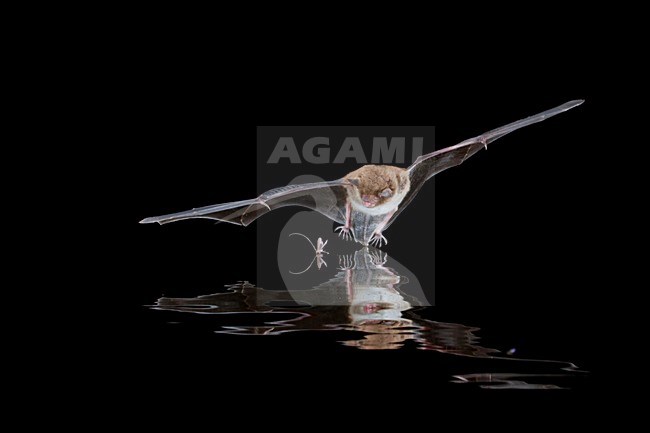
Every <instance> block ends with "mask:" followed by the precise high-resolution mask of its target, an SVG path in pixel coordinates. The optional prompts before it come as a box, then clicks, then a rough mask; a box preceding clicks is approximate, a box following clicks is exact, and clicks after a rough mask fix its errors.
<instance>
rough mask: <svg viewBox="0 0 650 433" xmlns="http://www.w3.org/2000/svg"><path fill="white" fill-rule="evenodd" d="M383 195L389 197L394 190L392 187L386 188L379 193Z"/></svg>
mask: <svg viewBox="0 0 650 433" xmlns="http://www.w3.org/2000/svg"><path fill="white" fill-rule="evenodd" d="M379 195H380V196H381V197H384V198H388V197H390V196H392V195H393V190H392V189H390V188H386V189H385V190H383V191H382V192H380V193H379Z"/></svg>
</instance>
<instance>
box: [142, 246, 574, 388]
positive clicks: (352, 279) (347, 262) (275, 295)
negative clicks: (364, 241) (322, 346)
mask: <svg viewBox="0 0 650 433" xmlns="http://www.w3.org/2000/svg"><path fill="white" fill-rule="evenodd" d="M386 260H387V256H386V254H385V253H382V252H380V251H378V250H369V249H368V248H363V249H361V250H359V251H357V252H356V253H355V254H354V255H350V256H340V257H339V272H338V273H337V274H336V275H335V276H334V277H333V278H331V279H330V280H328V281H326V282H324V283H321V284H319V285H318V286H316V287H314V288H311V289H307V290H293V291H287V290H282V291H281V290H267V289H263V288H259V287H256V286H254V285H253V284H251V283H249V282H240V283H238V284H234V285H231V286H228V290H227V291H226V292H223V293H216V294H211V295H205V296H197V297H195V298H166V297H163V298H160V299H158V301H157V303H156V305H154V306H153V308H154V309H157V310H166V311H175V312H183V313H196V314H208V315H215V317H217V316H218V317H219V318H220V319H223V320H230V319H232V321H231V322H230V324H227V323H226V324H220V325H219V329H217V330H216V332H217V333H222V334H223V333H225V334H233V335H280V334H284V333H288V332H313V331H329V332H332V331H344V332H345V331H353V332H351V333H350V338H349V339H346V340H345V341H342V342H341V343H342V344H344V345H345V346H350V347H356V348H358V349H364V350H387V349H400V348H402V347H404V346H405V345H407V344H408V343H409V342H410V343H411V344H412V345H414V346H415V347H416V348H418V349H421V350H433V351H437V352H441V353H446V354H452V355H460V356H464V357H469V358H479V359H488V358H489V359H493V360H501V361H505V362H509V363H511V362H513V361H523V362H530V363H539V365H545V366H546V368H544V369H543V374H538V375H531V374H517V373H503V375H505V376H507V377H505V376H504V377H503V378H502V377H501V376H499V375H495V374H491V373H472V374H468V375H456V376H454V378H455V380H453V382H456V383H474V384H478V385H479V386H481V387H484V388H499V389H502V388H535V389H557V388H559V386H557V385H548V384H537V383H535V382H536V381H539V380H540V378H542V377H549V376H552V377H554V378H557V377H561V376H568V375H569V373H573V374H575V373H577V370H576V368H575V366H574V365H573V364H570V363H567V362H560V361H545V360H524V359H516V358H513V357H504V356H499V355H498V352H499V350H497V349H491V348H486V347H482V346H480V345H479V344H478V337H477V336H476V334H475V332H476V331H478V328H476V327H470V326H466V325H462V324H457V323H444V322H437V321H433V320H429V319H425V318H422V317H421V316H420V315H419V314H418V310H421V308H418V307H419V306H420V305H426V301H424V302H421V301H420V300H419V299H417V298H416V297H414V296H412V295H408V294H407V293H405V292H404V291H403V290H401V289H400V286H402V285H404V284H405V283H406V281H405V278H404V277H402V276H400V275H398V274H397V273H396V272H395V271H394V270H393V269H392V268H389V267H386V266H384V265H385V263H386ZM242 319H244V320H248V321H247V322H246V323H247V324H245V325H237V326H233V324H234V323H241V321H242ZM233 322H234V323H233ZM248 323H250V324H248ZM359 332H361V333H362V336H361V337H359ZM547 367H551V368H552V370H548V368H547ZM551 373H552V374H551ZM528 377H535V378H537V379H532V383H529V382H530V381H531V380H527V379H526V378H528ZM485 378H489V380H487V379H485ZM514 378H517V379H522V378H524V379H523V380H513V379H514ZM484 379H485V380H484ZM501 379H504V380H501ZM542 380H543V379H542Z"/></svg>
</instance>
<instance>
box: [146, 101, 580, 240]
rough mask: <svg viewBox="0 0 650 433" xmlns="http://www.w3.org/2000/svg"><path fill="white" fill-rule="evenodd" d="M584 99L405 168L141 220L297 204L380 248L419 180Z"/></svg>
mask: <svg viewBox="0 0 650 433" xmlns="http://www.w3.org/2000/svg"><path fill="white" fill-rule="evenodd" d="M583 102H584V100H575V101H569V102H567V103H565V104H562V105H560V106H558V107H555V108H551V109H550V110H547V111H544V112H541V113H539V114H536V115H534V116H530V117H527V118H525V119H522V120H518V121H516V122H513V123H510V124H508V125H505V126H502V127H500V128H497V129H494V130H492V131H489V132H486V133H484V134H481V135H479V136H477V137H474V138H470V139H468V140H465V141H463V142H461V143H458V144H456V145H454V146H450V147H447V148H444V149H441V150H437V151H435V152H432V153H429V154H427V155H422V156H420V157H418V158H417V159H416V160H415V162H414V163H413V164H412V165H411V166H410V167H408V168H406V169H404V168H400V167H394V166H390V165H364V166H363V167H361V168H359V169H357V170H355V171H353V172H351V173H349V174H347V175H346V176H344V177H343V178H341V179H338V180H333V181H328V182H315V183H306V184H299V185H287V186H283V187H280V188H276V189H272V190H270V191H267V192H265V193H263V194H262V195H260V196H259V197H257V198H254V199H251V200H242V201H237V202H232V203H223V204H217V205H213V206H206V207H201V208H196V209H192V210H189V211H184V212H178V213H173V214H169V215H162V216H157V217H151V218H145V219H143V220H142V221H140V223H141V224H148V223H159V224H166V223H170V222H174V221H181V220H186V219H193V218H207V219H212V220H217V221H224V222H229V223H232V224H237V225H241V226H248V225H249V224H250V223H252V222H253V221H255V220H256V219H257V218H259V217H261V216H262V215H264V214H266V213H268V212H270V211H272V210H274V209H278V208H281V207H284V206H301V207H305V208H308V209H312V210H315V211H317V212H320V213H321V214H323V215H324V216H326V217H328V218H330V219H331V220H333V221H335V222H337V223H339V224H341V225H340V226H338V227H336V229H335V231H336V232H338V234H339V236H341V237H342V238H344V239H346V240H351V239H354V240H355V241H356V242H359V243H361V244H362V245H364V246H368V245H373V246H376V247H379V248H381V247H382V246H383V245H385V244H387V243H388V240H387V239H386V237H385V236H384V235H383V233H384V231H385V230H386V229H388V227H390V225H391V224H392V223H393V222H394V221H395V219H396V218H397V217H398V216H399V214H400V213H401V212H402V211H403V210H404V209H405V208H406V207H407V206H408V205H409V204H410V203H411V201H412V200H413V199H414V198H415V196H416V195H417V193H418V192H419V191H420V189H421V188H422V186H423V185H424V183H425V182H426V181H427V180H429V179H430V178H431V177H433V176H435V175H436V174H438V173H440V172H442V171H444V170H446V169H448V168H451V167H455V166H457V165H460V164H462V163H463V162H464V161H465V160H466V159H467V158H469V157H471V156H472V155H474V154H475V153H477V152H478V151H479V150H481V149H483V148H485V149H487V146H488V144H490V143H492V142H493V141H495V140H497V139H499V138H501V137H503V136H504V135H506V134H509V133H511V132H513V131H515V130H517V129H519V128H523V127H525V126H528V125H532V124H534V123H538V122H541V121H543V120H546V119H548V118H549V117H552V116H555V115H556V114H560V113H563V112H565V111H567V110H570V109H572V108H574V107H577V106H578V105H580V104H582V103H583Z"/></svg>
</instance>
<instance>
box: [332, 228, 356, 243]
mask: <svg viewBox="0 0 650 433" xmlns="http://www.w3.org/2000/svg"><path fill="white" fill-rule="evenodd" d="M337 230H340V231H339V237H340V238H342V239H343V240H346V241H350V240H352V234H351V233H350V227H346V226H338V227H337V228H335V229H334V231H337Z"/></svg>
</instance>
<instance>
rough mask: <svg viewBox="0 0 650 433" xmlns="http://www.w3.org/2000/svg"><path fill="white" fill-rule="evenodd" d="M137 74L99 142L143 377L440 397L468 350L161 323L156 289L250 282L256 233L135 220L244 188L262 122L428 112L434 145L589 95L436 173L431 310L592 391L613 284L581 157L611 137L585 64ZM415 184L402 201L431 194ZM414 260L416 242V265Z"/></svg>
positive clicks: (122, 288)
mask: <svg viewBox="0 0 650 433" xmlns="http://www.w3.org/2000/svg"><path fill="white" fill-rule="evenodd" d="M143 71H146V72H138V73H135V74H133V75H132V76H131V77H129V89H132V92H131V93H130V98H129V101H128V103H125V107H124V109H123V110H121V111H120V112H119V113H116V115H115V120H116V123H117V124H118V125H119V130H120V131H123V133H121V140H119V141H116V142H115V144H114V147H113V148H112V150H111V152H113V153H114V156H116V158H115V161H116V164H115V167H114V174H113V179H115V182H114V185H112V186H109V188H112V189H113V190H114V191H115V192H116V193H117V194H115V195H114V200H115V204H116V205H117V206H118V207H119V208H120V212H119V216H118V221H119V230H117V233H119V234H116V240H118V241H119V242H120V244H121V245H122V246H123V251H124V253H123V256H121V257H119V262H118V263H120V264H121V265H120V266H119V270H117V271H116V276H118V280H119V281H121V283H119V284H117V285H116V286H115V287H114V289H113V290H114V292H113V294H112V295H111V299H112V300H113V302H115V303H116V304H117V305H116V309H119V311H122V309H123V308H124V307H126V309H127V311H128V314H126V315H125V316H123V317H120V319H119V320H120V322H121V323H122V324H125V325H126V334H124V337H123V339H122V340H121V342H120V344H121V346H122V348H123V349H124V353H125V356H124V357H123V358H122V357H119V356H118V358H120V359H119V363H120V365H121V366H124V367H126V368H127V369H128V370H129V371H131V372H134V373H135V374H136V376H139V377H140V378H141V380H142V381H143V382H144V383H146V384H147V385H146V386H153V385H154V384H156V385H157V386H161V384H164V383H176V384H179V383H180V384H185V385H181V386H188V387H189V388H188V389H193V388H194V386H196V385H197V381H198V382H200V381H201V380H204V378H206V377H209V378H210V381H214V383H221V378H222V377H223V376H228V377H231V376H235V377H236V378H237V379H236V380H237V381H240V382H239V384H240V385H239V386H234V387H233V386H230V385H229V386H226V385H222V386H224V388H223V389H221V390H220V391H219V392H220V393H222V394H223V395H228V396H229V397H233V396H249V395H250V393H253V394H254V395H256V397H257V398H272V397H273V396H274V395H275V393H277V392H279V390H284V391H286V392H289V393H290V392H291V390H292V389H295V387H296V386H298V385H300V386H302V385H305V386H308V387H310V389H312V390H318V389H320V388H322V387H326V386H332V385H331V384H336V385H335V386H336V387H338V388H339V389H340V388H344V387H348V386H349V387H352V388H354V387H355V386H356V385H355V384H357V382H358V381H361V382H362V383H364V384H365V386H366V387H368V386H370V388H373V387H376V389H379V387H380V384H391V385H392V386H393V387H395V389H403V390H408V389H410V388H412V387H416V388H418V389H419V388H427V387H429V388H431V387H435V389H436V390H444V391H445V392H447V391H449V390H450V389H449V386H446V385H445V384H446V383H447V382H448V378H449V375H450V374H452V373H453V372H455V371H456V368H457V364H456V363H457V362H463V361H458V360H457V359H456V358H454V357H451V356H447V357H445V356H441V355H435V354H430V353H426V352H418V351H415V350H409V351H403V352H391V353H370V352H362V351H358V350H355V349H351V348H344V347H342V346H341V345H339V344H338V343H337V342H336V338H335V337H332V336H327V335H322V334H321V335H312V336H300V335H289V336H283V337H279V338H268V339H265V338H255V339H254V341H253V340H251V339H250V338H249V337H238V336H219V337H217V336H215V335H214V334H213V333H212V332H211V328H210V326H209V323H208V324H207V325H206V326H203V325H202V326H197V327H196V328H195V329H193V328H190V329H188V328H183V327H175V326H171V325H169V324H167V323H166V322H167V321H168V320H171V319H169V318H168V317H164V318H162V317H161V316H160V315H159V314H161V313H160V312H156V311H151V310H149V309H148V308H146V305H150V304H152V303H154V302H155V300H156V299H157V298H158V297H159V296H161V295H163V294H164V295H166V296H178V297H192V296H197V295H201V294H209V293H213V292H216V291H218V290H220V289H221V288H222V287H223V285H225V284H230V283H234V282H236V281H238V280H249V281H252V282H254V281H255V275H254V274H253V272H254V270H255V258H256V254H255V248H254V246H255V243H256V233H255V227H254V225H253V226H251V227H248V228H242V227H236V226H232V225H223V224H222V225H214V224H212V223H210V222H207V221H194V222H182V223H178V224H172V225H167V226H163V227H160V226H157V225H146V226H143V225H139V224H138V221H139V220H140V219H142V218H144V217H147V216H152V215H160V214H164V213H168V212H174V211H179V210H184V209H190V208H192V207H196V206H200V205H207V204H211V203H220V202H228V201H235V200H241V199H245V198H250V197H254V196H255V195H256V177H255V176H256V173H255V142H256V128H255V125H256V124H287V123H291V124H393V125H395V124H432V125H435V126H436V145H437V147H438V148H442V147H446V146H448V145H452V144H455V143H457V142H460V141H462V140H464V139H466V138H469V137H472V136H475V135H477V134H480V133H481V132H484V131H488V130H490V129H492V128H494V127H498V126H501V125H503V124H506V123H509V122H511V121H514V120H517V119H520V118H523V117H526V116H528V115H531V114H534V113H537V112H539V111H542V110H545V109H548V108H551V107H554V106H556V105H559V104H561V103H564V102H566V101H568V100H571V99H580V98H583V99H586V102H585V104H583V105H582V106H580V107H578V108H575V109H573V110H571V111H569V112H567V113H564V114H561V115H559V116H557V117H554V118H553V119H550V120H547V121H545V122H543V123H541V124H538V125H534V126H531V127H528V128H525V129H523V130H520V131H517V132H515V133H513V134H511V135H509V136H507V137H505V138H503V139H500V140H498V141H497V142H495V143H494V144H492V145H491V146H490V148H489V150H488V151H487V152H480V153H479V154H477V155H476V156H474V157H473V158H472V159H471V160H469V161H467V162H466V163H465V164H463V165H462V166H460V167H457V168H454V169H451V170H448V171H447V172H445V173H443V174H441V175H440V176H439V177H438V178H437V179H436V187H435V200H436V231H435V233H436V244H435V248H436V275H435V279H436V305H437V306H436V308H435V310H434V311H432V312H429V313H427V317H428V318H430V319H433V320H439V321H449V322H456V323H463V324H466V325H472V326H477V327H479V328H481V331H479V332H478V334H479V335H480V336H481V337H482V338H483V340H482V344H483V345H485V346H488V347H497V348H502V349H507V348H509V347H517V348H518V349H519V354H520V355H521V356H525V357H531V358H542V359H560V360H566V361H571V362H574V363H576V364H577V365H578V366H580V367H581V368H583V369H586V370H589V371H591V372H592V373H591V375H590V377H589V379H588V380H587V381H586V382H584V383H582V385H581V388H580V389H581V390H583V391H584V390H587V391H589V390H591V389H593V388H595V387H596V384H597V383H598V382H597V381H598V377H599V368H598V363H597V359H598V357H599V351H600V348H599V333H600V331H599V329H601V328H602V327H606V326H607V325H606V324H603V323H601V322H600V319H599V317H600V316H599V311H598V308H599V306H600V305H602V303H603V302H607V299H606V298H607V296H609V294H608V293H606V292H603V291H602V290H597V289H596V282H597V281H598V280H599V278H600V277H601V275H603V274H604V273H605V272H606V267H604V266H603V257H604V256H605V255H607V254H608V253H607V250H606V247H605V246H604V243H603V242H604V238H606V237H607V236H608V235H607V234H605V233H604V229H603V232H601V231H600V230H599V225H600V224H599V222H598V217H597V215H598V212H599V209H600V208H601V207H602V206H603V197H604V196H606V194H607V191H606V186H605V185H602V183H601V182H599V181H598V179H599V177H598V174H599V173H601V172H602V170H601V167H599V166H598V164H596V163H595V162H594V160H593V159H592V158H591V157H590V155H593V154H594V153H597V152H598V151H599V149H603V148H604V147H605V146H606V143H603V142H602V138H601V137H600V135H599V133H598V131H597V130H595V129H594V124H596V123H598V122H600V121H601V117H600V113H602V110H603V107H604V105H605V101H604V98H603V96H602V95H601V94H599V93H598V92H595V91H593V90H592V89H590V88H588V87H587V86H586V85H585V84H584V83H583V82H582V80H580V77H579V76H577V77H576V78H575V79H573V80H568V79H567V80H565V82H564V85H563V86H561V87H555V86H545V87H544V88H542V87H541V86H538V85H527V86H516V85H514V84H513V85H512V86H510V87H508V86H505V87H504V86H503V85H500V86H498V89H496V88H494V86H491V85H490V83H485V85H483V86H479V85H477V84H476V83H473V87H478V88H479V90H476V91H474V90H471V91H470V90H469V88H467V87H469V85H468V86H467V87H466V86H463V85H460V84H453V85H451V84H449V83H445V82H434V81H432V80H429V81H427V80H426V79H425V77H424V76H420V75H418V78H419V80H415V79H414V80H413V81H412V82H411V83H407V84H404V85H403V86H397V87H398V88H395V86H392V87H390V88H389V89H388V88H380V87H374V86H366V85H364V84H363V83H362V80H360V78H361V77H356V78H354V77H351V78H350V82H348V83H347V84H348V86H346V89H347V90H346V91H343V89H340V90H338V91H334V90H333V89H318V88H308V89H303V88H292V89H288V88H274V87H273V86H267V87H265V86H263V85H260V86H259V87H258V89H260V90H259V92H258V93H256V94H255V95H251V93H245V94H238V95H231V94H230V93H229V94H228V95H227V96H226V95H224V94H222V93H221V92H222V91H223V87H224V86H226V84H225V83H223V82H221V83H219V84H218V85H217V84H213V85H205V83H207V82H209V71H205V72H203V73H201V74H199V75H200V77H198V78H197V81H196V82H192V81H185V82H184V83H183V85H179V84H178V83H177V82H176V84H174V85H171V86H167V84H168V81H167V79H169V78H170V77H169V76H167V75H165V76H162V77H161V76H157V75H156V74H155V73H154V71H155V70H154V69H151V68H147V69H144V70H143ZM199 83H200V84H199ZM450 87H451V89H450ZM441 88H445V89H446V90H445V91H446V92H447V96H443V95H442V90H441ZM161 89H164V91H161ZM454 89H458V90H454ZM486 89H487V90H486ZM449 93H451V95H449ZM423 194H424V192H423V193H421V195H420V197H418V199H417V200H415V201H414V202H413V204H412V205H411V207H410V208H409V213H411V214H416V213H418V212H419V211H421V210H423V209H424V208H425V207H426V206H427V203H426V201H425V200H422V195H423ZM401 218H404V219H407V218H408V215H407V213H404V214H403V216H402V217H401ZM404 222H405V221H402V223H404ZM407 225H408V224H405V226H407ZM114 227H116V228H118V227H117V226H114ZM397 230H399V227H398V226H397V225H395V226H393V228H392V231H393V232H396V231H397ZM414 245H415V246H414ZM419 248H420V246H418V245H417V244H414V240H413V239H412V238H410V237H409V236H396V235H395V234H393V236H392V237H390V244H389V245H388V248H387V251H388V252H389V253H390V254H391V255H392V256H395V257H396V258H399V259H400V261H402V262H403V263H406V262H407V261H408V260H407V259H406V257H408V256H409V255H410V254H413V250H414V249H416V250H418V249H419ZM425 254H426V250H424V249H423V250H422V251H419V250H418V254H417V255H415V256H413V258H412V260H413V261H418V260H422V257H425ZM122 264H123V266H122ZM123 270H124V271H126V272H122V271H123ZM116 311H117V310H116ZM205 320H208V319H205ZM378 364H383V365H386V366H387V368H388V369H389V372H388V373H386V375H381V376H377V375H375V374H374V373H371V370H369V369H367V366H368V365H378ZM368 384H370V385H368ZM386 386H387V385H386ZM251 389H254V390H255V391H250V390H251ZM455 389H456V388H455ZM243 390H248V391H243ZM314 392H317V391H314ZM572 392H573V393H574V394H572V395H575V392H574V391H572ZM240 393H241V394H240Z"/></svg>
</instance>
